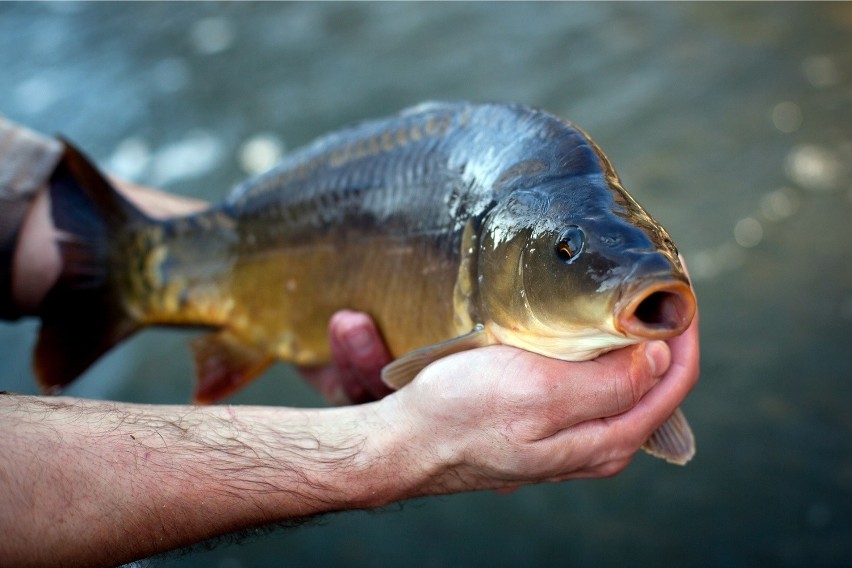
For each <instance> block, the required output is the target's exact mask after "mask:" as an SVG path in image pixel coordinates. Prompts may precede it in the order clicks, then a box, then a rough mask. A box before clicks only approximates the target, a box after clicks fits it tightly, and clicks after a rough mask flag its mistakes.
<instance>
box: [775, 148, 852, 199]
mask: <svg viewBox="0 0 852 568" xmlns="http://www.w3.org/2000/svg"><path fill="white" fill-rule="evenodd" d="M786 168H787V175H788V176H790V179H792V180H793V181H795V182H796V183H797V184H799V185H800V186H802V187H803V188H805V189H809V190H813V191H831V190H834V189H837V188H838V187H839V186H840V184H841V182H842V179H843V176H844V167H843V163H842V162H841V161H840V159H839V158H838V157H837V154H836V153H835V152H833V151H831V150H829V149H827V148H822V147H820V146H815V145H813V144H806V145H802V146H797V147H795V148H793V150H792V151H791V152H790V154H789V155H788V156H787V165H786Z"/></svg>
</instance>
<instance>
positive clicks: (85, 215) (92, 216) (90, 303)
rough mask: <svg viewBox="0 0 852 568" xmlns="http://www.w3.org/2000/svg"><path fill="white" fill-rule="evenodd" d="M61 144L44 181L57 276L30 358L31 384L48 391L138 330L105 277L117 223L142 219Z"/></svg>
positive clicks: (76, 154)
mask: <svg viewBox="0 0 852 568" xmlns="http://www.w3.org/2000/svg"><path fill="white" fill-rule="evenodd" d="M63 143H64V145H65V152H64V154H63V157H62V160H61V161H60V162H59V164H58V165H57V167H56V169H55V170H54V173H53V175H52V177H51V179H50V184H49V196H50V208H51V216H52V219H53V224H54V226H55V227H56V229H57V230H58V231H59V233H60V236H59V238H58V239H57V246H58V248H59V254H60V257H61V259H62V272H61V273H60V275H59V278H58V280H57V282H56V284H55V285H54V286H53V288H52V289H51V290H50V291H49V292H48V294H47V295H46V296H45V299H44V300H43V302H42V304H41V306H39V309H38V312H39V315H40V316H41V320H42V325H41V330H40V332H39V339H38V342H37V344H36V349H35V352H34V357H33V368H34V371H35V374H36V377H37V379H38V382H39V385H40V386H41V388H42V390H44V391H45V392H50V393H57V392H59V391H60V390H61V389H62V387H64V386H65V385H67V384H69V383H70V382H72V381H73V380H74V379H75V378H77V377H78V376H79V375H80V374H82V373H83V372H84V371H85V370H86V369H87V368H88V367H89V366H91V365H92V363H94V362H95V361H96V360H97V359H98V358H99V357H100V356H101V355H103V354H104V353H105V352H106V351H108V350H109V349H110V348H112V347H113V346H114V345H116V344H117V343H119V342H120V341H122V340H123V339H125V338H126V337H128V336H129V335H131V334H132V333H133V332H134V331H136V330H137V329H138V328H139V324H138V323H137V322H136V321H135V320H134V318H133V317H132V316H131V315H130V314H129V313H127V311H126V310H125V309H124V307H123V302H122V301H121V297H120V292H119V291H118V290H117V289H116V288H115V287H114V285H113V282H112V280H111V278H110V275H109V271H110V268H109V258H110V251H109V243H110V242H111V241H112V239H111V236H112V235H113V234H114V232H115V231H116V230H118V229H119V228H120V227H122V226H123V225H124V224H125V223H127V222H129V221H131V220H140V221H141V220H147V217H145V215H144V214H143V213H141V212H140V211H139V210H138V209H136V208H135V207H134V206H133V205H132V204H130V202H128V201H127V200H126V199H124V198H123V197H122V196H121V195H120V194H119V193H118V192H117V191H116V190H115V189H114V188H113V187H112V185H111V184H110V183H109V182H108V181H107V180H106V179H105V178H104V177H103V176H102V175H101V174H100V172H98V170H97V169H96V168H95V167H94V166H93V165H92V164H91V162H90V161H89V160H88V158H86V156H84V155H83V154H82V153H81V152H79V151H78V150H77V149H75V148H74V147H73V146H71V144H69V143H68V142H64V141H63Z"/></svg>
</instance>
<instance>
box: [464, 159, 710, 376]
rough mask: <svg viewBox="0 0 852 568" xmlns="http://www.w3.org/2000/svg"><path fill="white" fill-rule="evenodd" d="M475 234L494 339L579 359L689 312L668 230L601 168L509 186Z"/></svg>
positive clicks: (663, 329)
mask: <svg viewBox="0 0 852 568" xmlns="http://www.w3.org/2000/svg"><path fill="white" fill-rule="evenodd" d="M482 235H483V236H482V239H481V245H482V246H481V248H480V256H479V259H478V277H479V278H478V282H479V294H480V301H481V310H482V312H483V313H484V314H485V317H484V319H485V325H486V327H487V328H488V330H489V332H490V333H491V334H492V335H493V336H494V337H495V338H496V339H497V340H498V341H500V342H501V343H505V344H509V345H514V346H517V347H521V348H524V349H527V350H530V351H534V352H538V353H541V354H544V355H548V356H551V357H555V358H559V359H565V360H584V359H590V358H593V357H596V356H597V355H599V354H601V353H603V352H606V351H609V350H611V349H615V348H618V347H622V346H624V345H629V344H631V343H637V342H639V341H643V340H647V339H666V338H670V337H674V336H677V335H679V334H681V333H682V332H683V331H685V330H686V328H687V327H688V326H689V324H690V322H691V321H692V318H693V315H694V313H695V309H696V301H695V296H694V294H693V291H692V288H691V286H690V284H689V280H688V278H687V276H686V273H685V272H684V269H683V266H682V265H681V262H680V259H679V257H678V253H677V249H676V248H675V247H674V245H673V244H672V241H671V239H670V238H669V236H668V234H667V233H666V231H665V230H664V229H663V228H662V227H661V226H660V225H659V224H658V223H656V222H655V221H654V220H653V219H652V218H651V217H650V216H648V214H647V213H645V211H644V210H643V209H642V208H641V207H640V206H639V205H638V204H637V203H636V202H635V201H634V200H633V199H632V197H630V196H629V195H628V194H627V193H626V192H625V191H624V190H623V189H621V188H620V185H618V187H614V185H613V184H612V183H610V182H609V181H608V180H607V179H606V177H605V176H603V175H599V176H595V175H590V176H583V177H573V178H567V179H560V180H553V181H550V182H548V183H546V184H544V185H543V186H541V187H536V188H531V189H523V190H519V191H516V192H513V193H512V195H510V196H508V197H507V198H506V199H505V200H504V201H503V202H501V203H499V204H498V205H497V206H495V208H494V209H493V210H492V211H491V213H490V214H489V216H488V218H487V219H486V221H485V224H484V230H483V233H482Z"/></svg>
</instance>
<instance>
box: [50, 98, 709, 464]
mask: <svg viewBox="0 0 852 568" xmlns="http://www.w3.org/2000/svg"><path fill="white" fill-rule="evenodd" d="M64 143H65V145H66V151H65V155H64V158H63V159H62V161H61V163H60V165H59V166H58V168H57V170H56V173H55V175H54V177H53V179H52V182H51V189H50V199H51V210H52V215H53V220H54V223H55V225H56V227H57V228H58V229H59V231H60V234H61V235H62V237H61V238H60V239H59V241H58V245H59V249H60V253H61V255H62V258H63V266H64V268H63V273H62V275H61V276H60V278H59V281H58V283H57V284H56V285H55V286H54V288H53V289H52V290H51V292H50V293H49V294H48V296H47V298H46V300H45V302H44V306H43V309H42V311H41V317H42V322H41V328H40V332H39V338H38V341H37V344H36V347H35V351H34V369H35V374H36V376H37V379H38V381H39V383H40V385H41V386H42V387H43V389H44V390H45V391H47V392H58V391H59V390H61V388H62V387H64V386H65V385H67V384H69V383H70V382H71V381H73V380H74V379H75V378H77V377H78V376H79V375H81V374H83V373H84V372H85V371H86V369H88V368H89V367H90V366H91V365H92V364H93V363H94V362H95V361H96V360H97V359H98V358H99V357H101V356H102V355H103V354H104V353H106V352H107V351H108V350H110V349H111V348H112V347H113V346H115V345H117V344H118V343H120V342H121V341H123V340H125V339H127V338H128V337H130V336H131V335H132V334H133V333H135V332H136V331H138V330H140V329H142V328H145V327H148V326H186V327H195V328H201V329H204V330H205V331H206V333H205V334H204V335H202V336H200V337H198V338H197V339H195V340H194V341H193V342H192V344H191V347H192V351H193V354H194V358H195V361H196V366H197V384H196V387H195V392H194V400H195V401H196V402H198V403H212V402H216V401H219V400H221V399H223V398H225V397H227V396H229V395H230V394H232V393H234V392H236V391H237V390H239V389H240V388H241V387H243V386H244V385H245V384H247V383H248V382H249V381H251V380H252V379H254V378H255V377H257V376H259V375H261V374H262V373H263V372H264V370H266V369H267V368H268V367H269V366H270V365H271V364H272V363H274V362H275V361H279V360H281V361H286V362H290V363H294V364H297V365H321V364H325V363H328V362H330V360H331V357H330V349H329V342H328V331H327V323H328V320H329V319H330V317H331V315H332V314H333V313H334V312H336V311H338V310H341V309H344V308H346V309H354V310H360V311H363V312H366V313H368V314H369V315H371V316H372V318H373V319H374V321H375V322H376V324H377V326H378V328H379V330H380V332H381V334H382V336H383V338H384V340H385V342H386V343H387V347H388V349H389V351H390V353H391V354H392V355H393V357H394V361H393V362H392V363H391V364H389V365H388V366H387V367H385V368H384V369H383V371H382V378H383V380H384V381H385V382H386V383H387V384H388V385H389V386H391V387H393V388H397V389H398V388H402V387H404V386H405V385H406V384H407V383H409V382H410V381H411V380H413V379H414V377H415V376H416V375H417V374H418V373H419V372H420V371H421V370H422V369H423V368H424V367H426V366H427V365H429V364H430V363H431V362H433V361H435V360H437V359H440V358H442V357H445V356H447V355H449V354H452V353H457V352H461V351H465V350H468V349H474V348H477V347H483V346H487V345H494V344H505V345H510V346H514V347H518V348H520V349H525V350H528V351H531V352H534V353H538V354H541V355H545V356H547V357H552V358H556V359H562V360H568V361H581V360H587V359H592V358H594V357H597V356H598V355H600V354H602V353H605V352H607V351H610V350H613V349H617V348H620V347H624V346H626V345H630V344H635V343H638V342H641V341H647V340H653V339H667V338H671V337H674V336H677V335H679V334H681V333H683V331H684V330H686V329H687V327H688V326H689V324H690V322H691V321H692V319H693V316H694V314H695V311H696V299H695V295H694V293H693V291H692V287H691V285H690V281H689V278H688V276H687V274H686V272H685V270H684V267H683V265H682V264H681V260H680V257H679V254H678V251H677V248H676V247H675V245H674V243H673V242H672V239H671V237H670V236H669V234H668V233H667V232H666V230H665V229H664V228H663V227H662V226H661V225H660V224H659V223H657V222H656V221H655V220H654V219H653V218H652V217H651V216H650V215H649V214H648V213H647V212H646V211H645V210H644V209H643V208H642V207H641V206H640V205H639V204H638V203H637V201H636V200H635V199H634V198H633V197H632V196H631V195H630V194H628V193H627V191H626V190H625V189H624V187H623V185H622V183H621V181H620V179H619V177H618V175H617V174H616V172H615V169H614V168H613V166H612V164H611V163H610V161H609V159H608V158H607V157H606V156H605V154H604V153H603V151H602V150H601V149H600V147H599V146H598V145H597V144H596V143H595V142H594V141H593V140H592V139H591V137H590V136H589V135H588V134H587V133H586V132H585V131H583V130H582V129H581V128H580V127H578V126H576V125H574V124H573V123H571V122H569V121H566V120H563V119H561V118H559V117H557V116H555V115H552V114H549V113H547V112H545V111H543V110H540V109H535V108H531V107H528V106H524V105H520V104H508V103H492V104H486V103H482V104H477V103H471V102H464V101H459V102H429V103H422V104H420V105H417V106H415V107H412V108H409V109H406V110H403V111H401V112H399V113H397V114H395V115H393V116H390V117H387V118H382V119H373V120H366V121H363V122H361V123H359V124H356V125H354V126H350V127H346V128H343V129H341V130H339V131H336V132H333V133H330V134H326V135H324V136H322V137H320V138H318V139H317V140H316V141H314V142H312V143H310V144H308V145H306V146H305V147H303V148H301V149H298V150H295V151H293V152H291V153H289V154H288V155H286V156H285V157H284V158H283V159H282V161H281V162H280V163H279V164H278V165H276V166H275V167H273V168H272V169H271V170H270V171H268V172H266V173H263V174H260V175H258V176H255V177H253V178H251V179H249V180H247V181H245V182H243V183H241V184H239V185H238V186H237V187H236V188H235V189H234V190H233V192H232V193H231V194H230V195H229V196H228V197H227V198H226V199H225V200H224V201H223V202H221V203H219V204H217V205H214V206H211V207H210V208H209V209H206V210H204V211H201V212H199V213H195V214H192V215H188V216H185V217H179V218H175V219H168V220H154V219H151V218H149V217H148V216H146V215H145V214H143V213H142V212H141V211H140V210H138V209H137V208H136V207H134V206H133V205H132V204H131V203H130V202H129V201H128V200H127V199H125V198H124V197H123V196H122V195H121V194H120V193H119V192H117V191H116V190H115V189H114V188H113V187H112V185H111V184H110V182H109V181H108V180H107V179H106V178H105V177H104V176H103V175H102V174H101V173H100V172H99V171H98V169H97V168H96V167H95V166H94V165H92V162H91V160H89V158H87V157H86V156H85V155H84V154H83V153H82V152H80V151H79V150H77V149H76V148H75V147H74V146H73V145H72V144H71V143H70V142H67V141H66V142H64ZM644 448H645V450H646V451H648V452H649V453H651V454H652V455H655V456H658V457H662V458H664V459H666V460H667V461H670V462H672V463H679V464H684V463H686V462H687V461H689V459H691V457H692V456H693V454H694V451H695V442H694V436H693V434H692V431H691V429H690V427H689V424H688V423H687V422H686V419H685V418H684V416H683V414H682V412H681V411H680V410H679V409H678V410H677V411H676V412H675V413H674V414H673V415H672V417H671V418H670V419H669V420H668V421H667V422H666V423H665V424H663V425H662V426H661V427H660V429H659V430H657V431H656V432H655V433H654V434H653V435H652V436H651V438H650V439H649V440H648V442H647V443H646V444H645V446H644Z"/></svg>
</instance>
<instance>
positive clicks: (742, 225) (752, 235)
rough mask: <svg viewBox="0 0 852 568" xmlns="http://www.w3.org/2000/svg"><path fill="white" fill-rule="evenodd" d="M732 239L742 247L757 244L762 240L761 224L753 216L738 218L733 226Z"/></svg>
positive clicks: (750, 246)
mask: <svg viewBox="0 0 852 568" xmlns="http://www.w3.org/2000/svg"><path fill="white" fill-rule="evenodd" d="M734 240H736V241H737V244H738V245H740V246H741V247H743V248H752V247H755V246H757V245H758V244H759V243H760V241H761V240H763V225H761V224H760V221H758V220H757V219H755V218H753V217H746V218H745V219H740V220H739V221H737V224H736V225H735V226H734Z"/></svg>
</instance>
